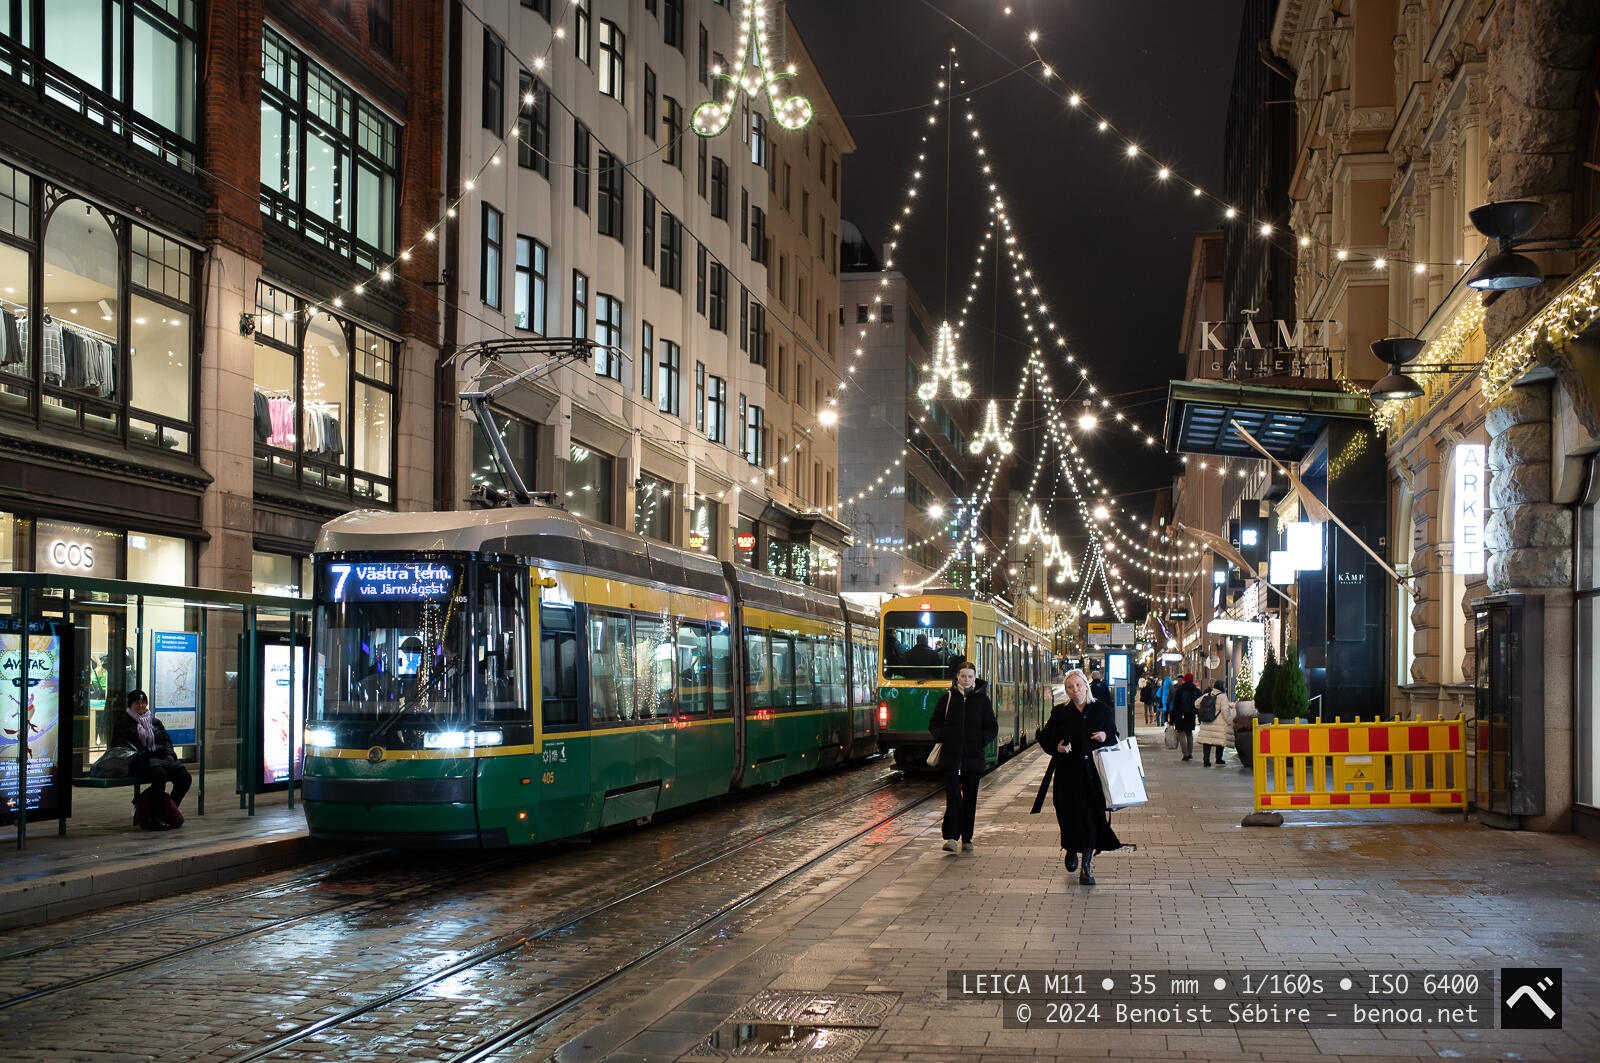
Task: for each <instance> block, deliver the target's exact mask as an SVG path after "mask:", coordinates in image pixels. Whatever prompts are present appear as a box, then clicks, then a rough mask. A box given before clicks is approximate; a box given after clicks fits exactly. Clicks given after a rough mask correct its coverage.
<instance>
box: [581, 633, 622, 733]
mask: <svg viewBox="0 0 1600 1063" xmlns="http://www.w3.org/2000/svg"><path fill="white" fill-rule="evenodd" d="M631 649H632V646H631V645H630V643H629V639H628V618H627V617H625V616H606V615H604V614H598V615H597V614H590V617H589V711H590V713H592V714H593V718H594V722H595V723H610V722H614V721H616V720H631V719H632V718H633V655H632V654H631V653H630V652H629V651H630V650H631Z"/></svg>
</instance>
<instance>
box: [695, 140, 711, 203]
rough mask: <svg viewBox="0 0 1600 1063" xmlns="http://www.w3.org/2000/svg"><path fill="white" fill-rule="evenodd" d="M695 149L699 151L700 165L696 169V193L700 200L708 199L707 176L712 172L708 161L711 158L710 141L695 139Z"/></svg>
mask: <svg viewBox="0 0 1600 1063" xmlns="http://www.w3.org/2000/svg"><path fill="white" fill-rule="evenodd" d="M694 140H695V147H696V148H697V149H698V152H697V153H698V155H699V159H700V164H699V165H698V166H697V167H695V191H697V192H699V193H700V198H701V199H705V198H706V175H707V173H708V172H709V171H710V170H711V164H710V163H709V162H707V159H709V158H710V156H711V149H710V141H708V140H707V139H706V138H705V137H695V138H694Z"/></svg>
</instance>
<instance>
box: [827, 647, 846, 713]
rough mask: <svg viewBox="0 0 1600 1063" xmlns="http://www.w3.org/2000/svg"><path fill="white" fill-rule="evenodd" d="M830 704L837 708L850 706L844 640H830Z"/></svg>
mask: <svg viewBox="0 0 1600 1063" xmlns="http://www.w3.org/2000/svg"><path fill="white" fill-rule="evenodd" d="M828 663H829V673H830V674H829V676H828V704H830V705H832V706H833V707H834V708H836V709H843V708H848V707H849V705H850V703H849V702H848V701H846V700H845V697H844V694H845V682H846V679H845V671H844V640H843V639H829V640H828Z"/></svg>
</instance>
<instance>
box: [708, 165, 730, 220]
mask: <svg viewBox="0 0 1600 1063" xmlns="http://www.w3.org/2000/svg"><path fill="white" fill-rule="evenodd" d="M711 216H712V217H713V218H721V219H722V220H723V221H727V220H728V164H727V163H725V162H723V161H722V160H721V159H719V158H717V157H716V156H715V155H713V156H712V157H711Z"/></svg>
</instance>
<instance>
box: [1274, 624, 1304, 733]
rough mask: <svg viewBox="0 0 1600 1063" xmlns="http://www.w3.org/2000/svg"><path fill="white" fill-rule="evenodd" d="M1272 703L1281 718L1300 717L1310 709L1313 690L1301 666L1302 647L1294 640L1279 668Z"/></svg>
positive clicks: (1293, 718) (1291, 718)
mask: <svg viewBox="0 0 1600 1063" xmlns="http://www.w3.org/2000/svg"><path fill="white" fill-rule="evenodd" d="M1272 704H1273V706H1274V710H1273V711H1275V712H1276V713H1277V714H1278V718H1279V719H1285V720H1295V719H1299V718H1300V717H1302V716H1305V715H1306V714H1307V713H1308V712H1309V711H1310V708H1311V691H1310V690H1309V689H1307V687H1306V673H1305V671H1304V670H1303V669H1301V667H1300V647H1299V646H1298V645H1297V644H1295V643H1293V642H1291V643H1289V653H1288V655H1287V656H1286V657H1285V658H1284V661H1283V664H1282V665H1281V666H1279V668H1278V678H1277V680H1276V682H1274V684H1273V688H1272Z"/></svg>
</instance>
